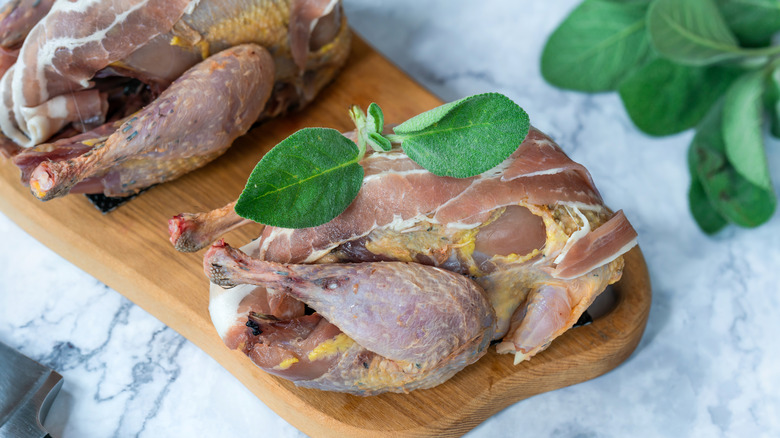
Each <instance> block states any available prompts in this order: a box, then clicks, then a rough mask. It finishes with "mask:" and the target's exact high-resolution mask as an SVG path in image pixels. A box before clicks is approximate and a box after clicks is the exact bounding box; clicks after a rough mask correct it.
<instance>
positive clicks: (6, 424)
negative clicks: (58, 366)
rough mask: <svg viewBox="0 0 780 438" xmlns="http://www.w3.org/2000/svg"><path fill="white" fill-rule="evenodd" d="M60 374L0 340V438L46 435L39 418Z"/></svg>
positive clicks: (59, 383) (59, 381) (54, 393)
mask: <svg viewBox="0 0 780 438" xmlns="http://www.w3.org/2000/svg"><path fill="white" fill-rule="evenodd" d="M62 381H63V380H62V376H61V375H60V374H59V373H57V372H56V371H54V370H52V369H50V368H48V367H46V366H43V365H41V364H39V363H38V362H36V361H34V360H32V359H30V358H29V357H27V356H25V355H23V354H21V353H19V352H17V351H16V350H14V349H13V348H11V347H9V346H7V345H5V344H4V343H2V342H0V438H6V437H8V438H11V437H13V438H27V437H30V438H32V437H35V438H41V437H50V436H51V435H49V434H48V433H47V432H46V429H44V428H43V420H44V419H45V418H46V415H47V414H48V413H49V408H50V407H51V403H52V402H53V401H54V398H55V397H56V396H57V393H58V392H59V391H60V388H61V387H62Z"/></svg>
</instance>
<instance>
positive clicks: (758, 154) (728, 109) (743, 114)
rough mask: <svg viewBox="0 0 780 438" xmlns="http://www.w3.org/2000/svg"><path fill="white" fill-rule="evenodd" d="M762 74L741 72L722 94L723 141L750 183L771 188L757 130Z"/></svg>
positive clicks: (759, 128) (738, 169)
mask: <svg viewBox="0 0 780 438" xmlns="http://www.w3.org/2000/svg"><path fill="white" fill-rule="evenodd" d="M763 91H764V74H763V72H761V71H756V72H751V73H746V74H744V75H742V76H741V77H740V78H739V79H738V80H737V81H735V82H734V84H733V85H732V86H731V87H730V88H729V90H728V91H727V92H726V95H725V96H724V104H723V105H724V106H723V127H722V130H723V141H724V143H725V148H726V156H727V157H728V159H729V161H730V162H731V164H732V165H733V166H734V168H735V169H736V170H737V172H739V173H740V175H742V177H743V178H745V179H746V180H748V181H750V182H751V183H752V184H754V185H756V186H758V187H761V188H763V189H765V190H772V183H771V181H770V177H769V166H768V164H767V160H766V153H765V152H764V139H763V134H762V130H761V121H762V114H763V105H762V103H763V102H762V99H761V97H762V93H763Z"/></svg>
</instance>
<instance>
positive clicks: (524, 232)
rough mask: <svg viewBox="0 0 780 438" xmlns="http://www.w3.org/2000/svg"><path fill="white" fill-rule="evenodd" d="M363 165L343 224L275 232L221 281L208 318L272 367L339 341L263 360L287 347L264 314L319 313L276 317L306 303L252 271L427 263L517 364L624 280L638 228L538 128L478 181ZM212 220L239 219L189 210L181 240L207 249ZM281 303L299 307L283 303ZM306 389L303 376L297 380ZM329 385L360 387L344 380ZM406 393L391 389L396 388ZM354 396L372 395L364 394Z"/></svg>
mask: <svg viewBox="0 0 780 438" xmlns="http://www.w3.org/2000/svg"><path fill="white" fill-rule="evenodd" d="M361 165H362V166H363V169H364V171H365V177H364V180H363V186H362V188H361V190H360V192H359V194H358V196H357V198H356V199H355V201H353V203H352V204H351V205H350V206H349V207H348V208H347V210H346V211H344V212H343V213H342V214H341V215H340V216H338V217H337V218H336V219H334V220H332V221H330V222H328V223H326V224H324V225H320V226H317V227H313V228H305V229H283V228H275V227H265V228H264V229H263V232H262V235H261V236H260V238H259V239H257V240H255V241H254V242H252V243H250V244H248V245H246V246H245V247H244V248H243V252H244V253H246V255H243V253H242V255H241V256H240V257H238V258H239V259H241V260H249V262H248V264H246V265H241V267H240V268H234V269H233V271H236V272H239V271H240V272H239V273H241V274H243V275H244V276H243V277H237V278H238V279H235V280H232V281H231V285H233V283H240V284H239V285H238V286H237V287H235V288H232V289H229V290H223V289H221V288H220V287H219V286H217V285H214V284H212V286H211V304H210V311H211V315H212V321H213V322H214V324H215V327H216V328H217V331H218V332H219V334H220V336H222V338H223V340H224V341H225V342H226V344H227V345H228V346H230V347H231V348H241V349H243V350H244V351H245V352H247V353H248V354H249V355H250V357H251V358H252V359H253V360H254V361H255V363H257V364H258V365H259V366H261V367H263V368H264V369H266V370H269V372H273V370H274V367H277V366H280V364H281V363H282V362H281V361H283V360H286V359H285V358H290V357H292V356H294V357H295V358H298V359H300V357H302V356H301V355H305V354H308V353H307V352H308V351H314V349H316V348H318V346H320V345H324V344H325V343H326V342H331V343H332V342H334V341H333V339H334V338H333V336H335V335H333V336H331V335H332V331H328V332H327V335H321V334H320V333H319V332H317V336H318V337H316V338H312V339H315V340H312V341H311V342H308V341H307V343H305V345H297V346H295V348H292V347H285V346H280V347H279V348H281V349H282V350H284V351H286V353H285V354H279V355H278V356H277V359H278V360H279V361H277V362H273V361H270V362H269V360H267V359H263V360H258V359H257V358H256V357H253V356H252V354H251V353H250V350H251V348H249V349H247V348H248V347H247V345H249V344H252V345H257V344H264V345H265V344H266V343H270V344H272V345H276V344H275V341H274V340H265V339H264V337H263V336H264V335H263V334H262V333H255V330H254V329H253V327H254V325H256V324H255V322H253V319H252V317H251V315H252V314H254V313H257V314H262V315H270V316H269V318H273V319H278V320H279V321H276V322H277V323H279V324H282V323H283V322H284V321H288V322H289V321H296V320H297V319H296V318H304V317H306V318H310V316H307V315H305V314H304V313H300V310H299V311H298V313H295V312H293V314H294V315H295V316H294V317H290V314H289V313H288V314H286V315H281V314H277V313H275V312H274V309H272V308H271V306H270V305H269V304H268V303H267V301H269V300H270V299H271V297H273V300H275V302H277V303H278V302H279V300H281V299H282V298H280V297H284V299H286V300H288V304H289V303H290V302H293V301H294V299H298V298H300V297H299V296H298V295H296V293H294V292H292V291H290V290H289V288H287V286H286V285H285V286H283V287H280V285H279V284H274V283H264V282H254V281H252V280H249V277H247V276H249V275H251V274H250V273H248V272H246V271H243V270H249V271H250V272H251V271H252V269H254V267H255V266H258V265H260V264H262V263H263V262H262V261H266V262H275V263H284V264H286V265H285V266H288V267H291V266H295V265H296V264H304V265H311V264H314V265H319V264H336V265H337V266H345V264H355V265H356V266H363V265H366V266H373V264H375V263H380V262H384V263H398V262H403V263H406V264H405V265H399V268H398V269H400V270H405V269H409V267H411V266H418V265H426V266H435V267H439V268H442V269H445V270H448V271H450V272H453V273H456V274H460V275H462V276H463V278H469V279H471V280H470V281H472V282H473V283H475V284H477V285H479V287H481V288H482V290H484V291H485V293H486V296H487V299H488V301H489V303H490V304H491V307H492V308H493V310H494V312H495V317H496V324H495V328H494V330H493V332H492V333H491V335H490V336H489V337H490V338H491V339H492V340H494V341H496V343H497V345H496V349H497V351H498V353H511V354H514V357H515V363H518V362H520V361H522V360H526V359H528V358H530V357H532V356H533V355H534V354H536V353H538V352H539V351H541V350H543V349H544V348H546V347H547V346H548V345H549V344H550V343H551V342H552V341H553V340H554V339H555V338H556V337H558V336H559V335H560V334H562V333H563V332H564V331H566V330H567V329H569V328H570V327H571V326H572V325H574V323H575V322H576V321H577V319H578V318H579V317H580V315H581V314H582V313H583V311H585V309H586V308H587V307H588V306H589V305H590V304H591V303H592V302H593V300H594V299H595V298H596V296H597V295H598V294H600V293H601V292H602V291H603V290H604V289H605V288H606V286H607V285H609V284H611V283H614V282H615V281H617V280H618V279H619V278H620V276H621V273H622V268H623V259H622V257H621V255H622V254H623V253H625V252H626V251H628V250H629V249H630V248H631V247H633V246H634V245H635V244H636V232H635V231H634V229H633V228H632V227H631V224H630V223H629V222H628V220H627V219H626V217H625V215H624V214H623V213H622V212H621V211H618V212H617V213H613V212H612V211H611V210H609V209H608V208H607V207H605V206H604V204H603V201H602V199H601V196H600V194H599V192H598V191H597V190H596V188H595V186H594V184H593V181H592V179H591V177H590V175H589V173H588V172H587V170H586V169H585V168H584V167H583V166H581V165H580V164H577V163H575V162H573V161H571V160H570V159H569V158H568V157H567V156H566V155H565V154H564V153H563V151H561V149H560V148H559V147H558V146H557V145H556V144H555V143H554V142H553V141H552V140H551V139H550V138H549V137H547V136H546V135H544V134H543V133H542V132H540V131H539V130H536V129H534V128H531V131H530V132H529V134H528V136H527V137H526V139H525V140H524V141H523V143H522V144H521V145H520V147H519V148H518V149H517V151H516V152H514V153H513V154H512V155H511V156H510V157H509V158H508V159H507V160H506V161H505V162H503V163H502V164H500V165H499V166H497V167H496V168H494V169H491V170H490V171H488V172H485V173H483V174H481V175H478V176H476V177H473V178H466V179H456V178H448V177H438V176H435V175H433V174H431V173H429V172H427V171H426V170H424V169H422V168H420V167H419V166H418V165H417V164H416V163H414V162H413V161H411V160H410V159H409V158H408V157H406V155H404V154H403V152H402V151H401V150H400V149H394V150H393V151H391V152H389V153H374V154H369V155H367V156H366V157H365V158H364V159H363V161H362V162H361ZM209 223H211V224H219V223H223V224H226V226H230V227H234V226H236V225H238V224H240V223H241V219H240V218H238V217H237V216H236V214H235V212H234V211H232V209H230V208H228V207H226V208H223V209H220V210H215V211H213V212H211V213H206V214H200V215H198V214H196V215H180V216H177V217H176V218H174V219H172V220H171V222H170V224H169V226H170V227H169V229H170V231H171V236H172V240H173V242H174V244H176V243H177V238H181V236H186V239H187V240H188V242H189V243H188V244H187V245H180V246H182V247H188V249H190V250H193V249H196V248H198V247H201V246H204V245H206V244H207V242H208V240H209V239H212V238H214V237H215V236H218V235H219V234H220V233H219V230H218V228H219V226H211V227H208V226H205V224H209ZM196 224H198V225H199V226H195V225H196ZM199 230H204V231H203V232H201V231H199ZM223 246H224V244H218V245H217V246H216V247H215V248H212V249H211V250H210V251H209V252H208V255H207V257H206V262H205V263H206V265H205V268H206V270H207V272H209V273H210V275H211V278H212V280H213V281H216V280H218V278H219V276H215V275H214V271H210V269H211V268H210V267H209V266H210V263H212V262H213V261H214V259H215V258H214V254H215V253H218V252H219V251H222V250H221V249H218V248H219V247H223ZM268 266H271V265H268ZM272 266H276V265H272ZM267 269H268V268H266V270H267ZM355 269H359V268H355ZM366 269H370V268H366ZM382 281H383V280H382V278H381V277H370V278H366V279H365V280H364V283H368V286H371V285H373V284H374V283H379V282H382ZM241 283H243V284H241ZM450 291H452V288H450ZM437 293H438V292H437ZM383 294H385V295H387V296H385V295H383V296H382V298H381V299H382V300H384V301H383V302H393V300H397V301H396V302H398V303H401V305H403V303H404V302H405V301H404V300H405V297H404V294H403V293H397V294H396V293H394V291H393V290H392V289H388V290H385V291H384V292H383ZM388 296H389V297H388ZM304 301H305V300H304ZM342 305H344V306H349V305H348V304H346V303H344V304H342ZM310 306H311V307H312V308H313V309H314V310H316V311H317V313H316V314H315V315H320V317H324V318H325V320H328V316H327V315H326V314H325V313H326V309H323V308H321V307H318V306H317V305H310ZM282 308H285V309H286V308H287V306H276V309H277V310H278V309H282ZM358 319H360V321H361V324H362V326H361V327H362V329H364V330H367V331H368V332H369V333H371V334H374V333H376V327H375V325H374V320H373V319H372V318H370V317H360V318H358ZM307 321H309V320H308V319H307ZM310 322H311V321H310ZM330 323H332V324H334V325H336V326H338V325H339V323H338V322H336V321H330ZM247 324H248V326H247ZM311 324H313V323H311ZM318 324H319V323H318ZM385 329H386V330H387V331H388V333H389V334H388V335H387V336H393V335H392V333H393V329H391V328H387V327H385ZM455 329H456V331H455V333H448V334H447V335H448V336H449V335H458V334H459V333H458V332H457V329H458V326H455ZM312 330H313V329H312ZM332 330H333V331H335V330H336V329H332ZM260 331H261V332H263V333H264V331H263V330H260ZM342 332H344V334H345V335H348V336H349V337H350V339H352V340H353V341H355V342H357V343H358V344H360V342H359V341H357V340H356V339H354V338H352V336H353V332H350V333H346V330H341V331H338V333H342ZM307 333H308V332H307ZM320 335H321V336H320ZM328 336H331V337H330V338H328ZM302 339H307V340H308V339H309V337H306V336H304V337H303V338H302ZM362 347H365V348H368V349H369V350H370V348H369V347H368V346H366V345H362ZM252 348H255V347H252ZM461 365H462V364H461ZM355 366H357V365H355ZM299 371H300V370H299ZM317 372H319V371H317ZM303 374H304V375H305V374H306V373H303ZM304 381H305V379H303V378H301V379H297V380H296V383H298V384H306V383H304ZM330 389H334V390H348V389H344V388H343V385H342V386H339V385H335V384H334V385H333V386H332V387H331V388H330ZM407 389H409V387H407V386H404V387H394V386H393V384H392V383H388V384H387V385H386V386H385V388H384V390H385V391H398V390H401V391H403V390H407ZM354 392H358V393H360V392H361V391H360V388H355V391H354Z"/></svg>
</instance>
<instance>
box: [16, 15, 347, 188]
mask: <svg viewBox="0 0 780 438" xmlns="http://www.w3.org/2000/svg"><path fill="white" fill-rule="evenodd" d="M43 7H44V5H42V4H36V5H35V6H34V7H33V6H31V4H28V2H18V4H17V5H16V9H15V10H13V11H11V12H10V13H8V14H7V15H6V17H5V19H4V20H3V21H2V22H0V23H6V22H8V25H9V27H11V28H12V29H17V30H18V29H21V30H25V29H26V27H25V26H28V25H29V21H30V20H27V21H23V20H11V18H12V16H14V14H16V15H20V14H21V12H20V10H22V9H24V8H27V11H33V9H34V11H35V12H36V13H38V15H41V14H40V11H41V10H42V9H39V8H43ZM28 27H29V26H28ZM0 30H2V26H0ZM0 36H2V34H0ZM349 44H350V32H349V29H348V27H347V25H346V19H345V18H344V17H343V14H342V13H341V3H340V1H339V0H243V1H241V0H165V1H163V0H77V1H64V0H63V1H57V2H54V4H53V5H51V10H49V11H48V13H46V14H43V17H42V18H40V21H39V22H38V24H37V25H36V26H35V27H32V29H30V30H29V34H28V35H27V36H26V38H24V44H23V45H22V46H21V49H19V52H18V59H17V60H16V62H15V63H14V64H13V65H12V66H10V68H9V69H8V71H7V72H5V74H4V75H3V77H2V79H1V80H0V98H1V99H2V102H1V103H2V105H4V107H5V108H4V111H2V112H0V128H2V131H3V133H4V135H5V136H6V137H7V139H6V141H5V142H4V150H5V151H6V154H7V155H15V157H14V162H15V163H16V164H17V165H18V166H19V167H20V169H21V171H22V179H23V182H24V183H28V184H30V186H31V189H32V192H33V194H35V196H37V197H39V198H40V199H43V200H46V199H51V198H53V197H57V196H62V195H64V194H67V193H68V192H70V191H73V192H88V193H95V192H98V193H104V194H106V195H108V196H124V195H129V194H133V193H136V192H138V191H139V190H141V189H143V188H146V187H148V186H150V185H152V184H155V183H158V182H162V181H167V180H170V179H173V178H176V177H178V176H181V175H182V174H184V173H186V172H188V171H191V170H193V169H196V168H198V167H201V166H203V165H204V164H205V163H207V162H209V161H211V160H213V159H214V158H216V157H217V156H219V155H220V154H222V153H223V152H224V151H225V150H226V149H227V148H228V147H229V146H230V144H231V143H232V142H233V140H234V139H235V138H236V137H238V136H240V135H243V134H244V133H245V132H246V131H247V130H248V129H249V128H250V127H251V125H252V123H253V122H256V121H258V120H262V119H265V118H267V117H273V116H276V115H278V114H280V113H282V112H284V111H287V110H289V109H296V108H300V107H303V106H305V105H306V104H307V103H308V102H310V101H311V100H312V99H313V98H314V96H315V95H316V94H317V92H318V91H319V90H320V89H321V88H322V87H323V86H324V85H325V84H326V83H327V82H328V81H330V80H331V79H332V78H333V76H334V75H335V73H336V71H337V70H338V69H339V68H340V67H341V66H342V65H343V63H344V61H345V60H346V57H347V55H348V52H349ZM250 54H251V55H250ZM209 56H211V58H214V59H211V58H209ZM215 57H216V58H215ZM204 59H205V60H204ZM250 59H251V60H250ZM226 63H227V64H226ZM172 84H173V85H172ZM160 93H162V94H160ZM155 99H156V101H155ZM163 110H164V111H166V112H165V113H163V112H162V111H163ZM231 119H235V122H234V123H232V124H231V123H230V120H231ZM184 131H186V135H185V132H184ZM135 133H137V134H135ZM185 137H186V138H185Z"/></svg>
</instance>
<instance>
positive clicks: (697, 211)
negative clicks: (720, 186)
mask: <svg viewBox="0 0 780 438" xmlns="http://www.w3.org/2000/svg"><path fill="white" fill-rule="evenodd" d="M688 202H689V203H690V206H691V214H692V215H693V219H694V220H695V221H696V223H697V224H699V228H701V230H702V231H704V232H705V233H707V234H715V233H717V232H718V231H720V230H722V229H723V228H725V227H726V225H728V224H729V222H728V221H727V220H726V219H725V218H724V217H723V216H721V215H720V213H718V211H717V210H715V208H714V207H713V206H712V204H710V200H709V199H708V198H707V193H706V192H705V191H704V186H703V185H702V183H701V181H699V178H698V176H697V175H696V174H695V173H691V187H690V189H689V190H688Z"/></svg>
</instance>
